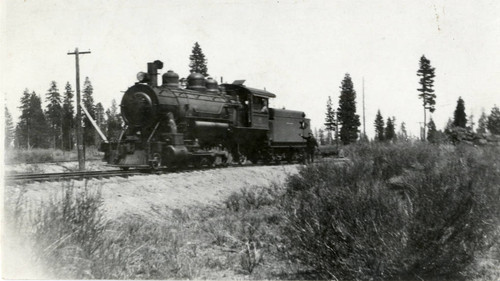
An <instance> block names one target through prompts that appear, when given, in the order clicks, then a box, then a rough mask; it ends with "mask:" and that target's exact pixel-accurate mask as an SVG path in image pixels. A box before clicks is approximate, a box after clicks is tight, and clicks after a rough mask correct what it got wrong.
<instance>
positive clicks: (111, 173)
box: [5, 158, 349, 183]
mask: <svg viewBox="0 0 500 281" xmlns="http://www.w3.org/2000/svg"><path fill="white" fill-rule="evenodd" d="M326 161H333V162H337V163H345V162H346V161H349V160H348V159H347V158H341V159H339V158H333V159H329V158H323V159H318V161H317V162H316V163H321V162H326ZM290 164H292V165H293V163H286V164H284V163H280V164H279V165H290ZM253 166H259V164H248V163H247V164H244V165H239V164H230V165H228V167H253ZM221 168H224V167H222V166H221V167H203V168H183V169H177V168H164V169H159V170H128V171H124V170H108V171H83V172H82V171H75V172H67V173H44V174H13V175H6V176H5V182H6V183H13V182H43V181H62V180H82V179H92V178H110V177H128V176H134V175H147V174H163V173H189V172H193V171H200V170H211V169H221Z"/></svg>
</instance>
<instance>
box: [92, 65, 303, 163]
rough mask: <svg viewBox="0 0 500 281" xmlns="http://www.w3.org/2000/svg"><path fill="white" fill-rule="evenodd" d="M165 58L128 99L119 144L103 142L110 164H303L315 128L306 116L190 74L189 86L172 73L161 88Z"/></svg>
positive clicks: (250, 91) (254, 92)
mask: <svg viewBox="0 0 500 281" xmlns="http://www.w3.org/2000/svg"><path fill="white" fill-rule="evenodd" d="M162 68H163V63H162V62H161V61H158V60H157V61H154V62H152V63H148V72H147V73H145V72H139V73H138V74H137V79H138V82H137V83H135V85H133V86H132V87H130V88H129V89H128V90H127V91H126V92H125V94H124V95H123V98H122V101H121V104H120V107H121V115H122V118H123V120H124V123H125V126H124V128H123V130H122V132H121V134H120V136H119V138H118V139H115V140H111V141H109V142H105V143H102V144H101V147H100V150H101V151H103V152H105V155H104V160H105V161H106V162H107V163H108V164H110V165H112V166H116V167H120V168H121V169H124V170H126V169H129V168H153V169H157V168H162V167H183V166H188V165H192V166H212V165H225V164H227V163H228V162H230V161H235V162H239V163H242V162H244V161H246V159H248V160H250V161H252V163H257V162H258V161H262V162H264V163H272V162H275V163H277V162H280V161H283V160H285V161H289V162H292V161H304V159H305V141H304V140H303V139H302V137H301V135H307V134H308V133H309V132H310V131H311V130H310V126H309V124H310V123H309V122H310V120H309V119H307V118H305V114H304V112H301V111H294V110H285V109H277V108H268V104H269V99H270V98H275V97H276V95H274V94H272V93H270V92H267V91H265V90H259V89H254V88H250V87H246V86H245V85H243V82H244V80H237V81H235V82H233V83H232V84H221V85H218V83H217V82H216V81H215V80H214V79H212V78H205V77H204V76H203V75H201V74H198V73H191V74H190V75H189V76H188V78H187V85H186V87H185V88H183V87H180V85H179V75H177V74H176V73H174V72H173V71H171V70H169V71H168V72H166V73H164V74H163V75H162V84H161V85H158V78H157V77H158V70H159V69H162Z"/></svg>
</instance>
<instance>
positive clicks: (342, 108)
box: [315, 55, 500, 145]
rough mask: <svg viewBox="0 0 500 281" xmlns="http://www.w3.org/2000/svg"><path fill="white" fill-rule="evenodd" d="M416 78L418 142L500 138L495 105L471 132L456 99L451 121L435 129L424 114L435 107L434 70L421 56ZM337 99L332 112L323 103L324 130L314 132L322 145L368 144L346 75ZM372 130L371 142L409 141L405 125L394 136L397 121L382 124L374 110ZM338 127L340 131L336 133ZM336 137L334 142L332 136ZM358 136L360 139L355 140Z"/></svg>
mask: <svg viewBox="0 0 500 281" xmlns="http://www.w3.org/2000/svg"><path fill="white" fill-rule="evenodd" d="M417 76H418V77H419V78H420V79H419V81H418V83H419V85H420V87H419V88H417V91H418V92H419V93H418V97H419V98H420V99H421V100H422V107H423V110H424V122H423V127H422V128H421V139H422V140H427V141H429V142H431V143H443V142H452V143H457V142H460V141H462V140H477V139H481V138H485V135H488V134H494V135H500V110H499V108H498V106H497V105H495V106H494V107H493V108H492V109H491V112H490V114H489V115H486V113H485V112H482V114H481V117H480V118H479V120H478V126H477V128H476V130H474V125H475V124H474V123H473V116H471V118H470V120H468V119H467V114H466V113H465V102H464V100H463V99H462V98H461V97H459V98H458V101H457V107H456V109H455V112H454V115H453V119H451V118H450V119H449V120H448V124H447V125H446V128H445V129H444V131H441V130H438V129H437V128H436V124H435V123H434V120H433V119H432V116H430V117H429V121H427V112H429V113H433V112H434V111H435V110H436V108H435V105H436V93H435V91H434V78H435V77H436V75H435V68H434V67H432V65H431V61H430V60H429V59H427V58H426V57H425V55H423V56H422V57H421V58H420V60H419V68H418V70H417ZM340 89H341V91H340V96H339V107H338V108H337V111H335V109H334V106H333V104H332V99H331V97H330V96H329V97H328V99H327V102H326V113H325V123H324V125H325V127H323V128H320V129H319V130H317V131H316V132H315V134H316V137H317V138H319V141H320V143H321V144H323V145H325V144H332V143H333V142H334V141H335V142H338V141H339V139H340V142H341V143H343V144H349V143H353V142H356V141H368V139H367V137H366V136H365V135H364V134H360V130H359V126H360V122H359V115H357V114H356V100H355V99H356V91H355V90H354V87H353V83H352V79H351V77H350V75H349V74H348V73H347V74H346V75H345V77H344V79H343V80H342V82H341V86H340ZM373 125H374V129H375V138H374V141H378V142H394V141H396V140H403V141H407V140H408V133H407V130H406V124H405V122H401V125H400V129H399V132H398V133H396V118H395V117H394V116H392V117H388V118H387V119H386V120H385V121H384V118H383V116H382V113H381V112H380V109H379V110H378V111H377V115H376V117H375V121H374V123H373ZM339 127H340V130H339ZM333 134H334V135H335V140H334V138H333V137H332V135H333ZM358 136H359V138H358Z"/></svg>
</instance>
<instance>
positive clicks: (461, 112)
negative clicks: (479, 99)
mask: <svg viewBox="0 0 500 281" xmlns="http://www.w3.org/2000/svg"><path fill="white" fill-rule="evenodd" d="M466 125H467V114H465V105H464V100H463V99H462V97H459V98H458V101H457V107H456V109H455V113H454V114H453V126H455V127H461V128H465V126H466Z"/></svg>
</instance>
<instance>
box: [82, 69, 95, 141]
mask: <svg viewBox="0 0 500 281" xmlns="http://www.w3.org/2000/svg"><path fill="white" fill-rule="evenodd" d="M93 93H94V88H93V87H92V83H91V82H90V80H89V78H88V77H86V78H85V82H84V83H83V96H82V106H85V109H87V111H88V112H89V113H90V116H91V117H92V118H93V119H94V120H95V116H96V115H95V105H94V97H93ZM82 117H83V118H82V119H83V124H84V128H83V143H84V144H85V145H94V144H95V129H94V127H93V126H92V122H90V119H88V118H87V115H86V114H84V113H82Z"/></svg>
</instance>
